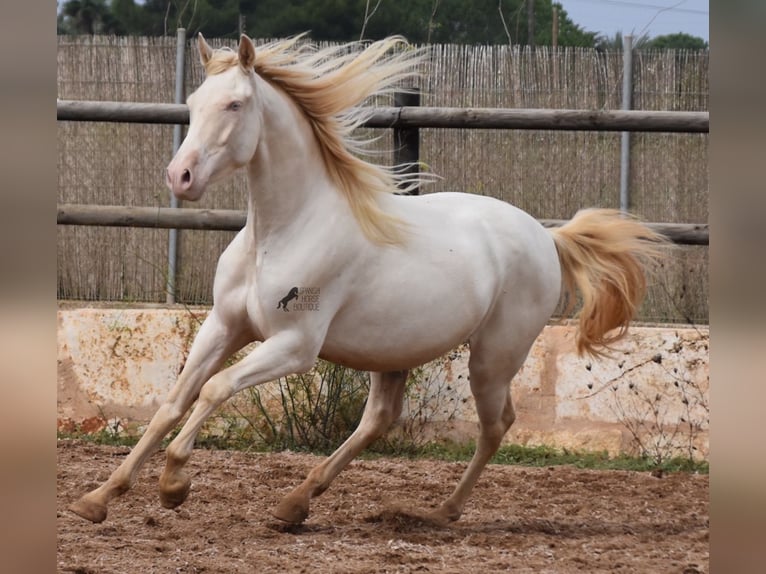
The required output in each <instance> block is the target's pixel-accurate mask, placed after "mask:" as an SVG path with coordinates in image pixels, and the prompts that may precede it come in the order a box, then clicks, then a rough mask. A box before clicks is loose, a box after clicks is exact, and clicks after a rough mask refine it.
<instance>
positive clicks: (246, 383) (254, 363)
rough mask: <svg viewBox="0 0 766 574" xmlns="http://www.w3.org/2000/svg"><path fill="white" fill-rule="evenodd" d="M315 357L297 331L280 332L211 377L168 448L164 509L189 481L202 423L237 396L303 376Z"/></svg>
mask: <svg viewBox="0 0 766 574" xmlns="http://www.w3.org/2000/svg"><path fill="white" fill-rule="evenodd" d="M318 353H319V345H315V344H313V343H312V342H310V341H307V340H306V338H305V337H304V336H303V335H302V334H301V333H300V332H298V331H284V332H281V333H279V334H277V335H274V336H272V337H270V338H268V339H266V340H265V341H264V342H263V343H261V344H260V345H258V346H257V347H256V348H255V349H253V350H252V351H251V352H250V354H249V355H247V356H246V357H245V358H244V359H242V360H241V361H240V362H238V363H237V364H236V365H233V366H231V367H229V368H227V369H224V370H222V371H221V372H219V373H217V374H216V375H215V376H213V377H212V378H211V379H210V380H209V381H208V382H207V383H206V384H205V385H204V386H203V387H202V389H201V390H200V393H199V399H198V400H197V404H196V405H195V406H194V409H193V410H192V413H191V415H190V416H189V419H188V420H187V421H186V424H185V425H184V426H183V428H182V429H181V432H180V433H179V434H178V436H176V438H175V439H174V440H173V441H172V442H171V443H170V444H169V445H168V448H167V450H166V452H167V462H166V465H165V470H164V471H163V473H162V476H161V477H160V499H161V501H162V505H163V506H165V507H166V508H174V507H176V506H178V505H179V504H181V503H182V502H183V501H184V500H185V499H186V496H187V495H188V493H189V489H190V486H191V480H190V479H189V477H188V475H187V474H186V473H185V472H184V471H183V467H184V465H185V464H186V462H187V461H188V460H189V457H190V456H191V454H192V450H193V448H194V440H195V438H196V437H197V434H198V433H199V431H200V429H201V428H202V425H203V423H204V422H205V420H207V418H208V417H209V416H210V415H211V414H212V413H213V412H214V411H215V410H216V409H217V408H218V407H219V406H220V405H221V404H223V403H224V402H225V401H226V400H228V399H229V398H230V397H232V396H233V395H234V394H236V393H237V392H239V391H241V390H243V389H245V388H247V387H252V386H255V385H260V384H262V383H266V382H269V381H274V380H276V379H278V378H280V377H284V376H287V375H290V374H293V373H305V372H306V371H309V370H310V369H311V368H312V367H313V366H314V363H315V361H316V358H317V354H318Z"/></svg>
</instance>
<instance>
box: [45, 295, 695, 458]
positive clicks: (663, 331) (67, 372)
mask: <svg viewBox="0 0 766 574" xmlns="http://www.w3.org/2000/svg"><path fill="white" fill-rule="evenodd" d="M204 316H205V310H204V309H203V310H199V309H195V310H181V309H147V308H144V309H135V308H131V309H116V308H76V309H64V308H62V309H60V310H59V311H58V426H59V429H61V430H64V431H73V430H82V431H85V432H92V431H98V430H101V429H103V428H105V427H106V426H107V425H109V426H110V427H112V428H118V427H120V428H130V427H132V426H139V427H140V425H143V424H145V423H146V422H147V421H148V420H149V418H151V415H152V414H153V413H154V411H155V410H156V409H157V407H158V406H159V404H160V403H161V401H162V400H163V399H164V397H165V396H166V394H167V392H168V390H169V389H170V387H171V386H172V384H173V383H174V381H175V379H176V377H177V375H178V373H179V372H180V370H181V367H182V366H183V364H184V361H185V358H186V356H187V353H188V349H189V346H190V344H191V341H192V340H193V338H194V334H195V333H196V330H197V329H198V327H199V324H200V322H201V321H202V320H203V319H204ZM573 335H574V331H573V328H572V327H569V326H550V327H546V329H545V330H544V331H543V333H542V334H541V335H540V337H538V340H537V341H536V343H535V345H534V347H533V349H532V351H531V352H530V356H529V358H528V359H527V361H526V363H525V365H524V367H523V368H522V370H521V371H520V372H519V374H518V375H517V377H516V378H515V379H514V382H513V387H512V388H513V396H514V401H515V406H516V414H517V417H516V423H515V424H514V425H513V427H512V429H511V431H510V432H509V433H508V435H507V437H506V440H507V441H509V442H513V443H517V444H524V445H549V446H556V447H560V448H569V449H573V450H593V451H603V450H606V451H608V452H609V453H610V454H613V455H614V454H617V453H621V452H632V453H636V452H637V451H639V450H641V448H639V445H638V443H637V441H639V440H640V441H641V443H642V445H643V447H642V448H643V450H644V451H646V452H649V453H650V454H651V455H654V454H656V453H665V454H669V453H671V452H672V453H676V454H682V455H686V454H691V455H693V456H694V457H695V458H707V457H708V450H709V447H708V444H709V442H708V431H709V370H708V342H709V332H708V329H707V327H704V328H688V327H680V326H669V327H634V328H632V329H631V332H630V335H629V337H628V338H627V339H626V340H625V341H624V342H623V343H622V344H621V345H620V346H619V351H618V352H616V353H614V356H613V357H612V358H609V359H604V360H599V361H596V360H592V359H587V358H578V357H577V356H576V354H575V353H574V344H573ZM468 355H469V351H468V348H467V347H465V346H461V347H459V348H457V349H455V350H454V351H453V352H452V353H450V354H448V355H447V356H445V357H442V358H441V359H439V360H437V361H434V362H433V363H431V364H429V365H427V366H426V367H425V368H424V369H422V370H420V371H419V372H418V374H417V378H416V381H415V387H416V389H417V393H415V394H413V396H412V397H411V399H410V402H409V404H408V405H407V407H408V408H406V409H405V415H404V416H413V413H415V412H417V411H419V412H421V414H422V413H423V412H424V411H425V413H426V416H425V418H426V419H428V421H429V422H430V423H433V424H431V425H430V429H431V431H430V432H435V433H436V434H438V435H439V436H449V437H450V438H453V439H457V440H465V439H466V438H468V437H470V436H473V434H474V433H475V430H476V416H475V410H474V406H473V400H472V398H471V395H470V391H469V388H468V367H467V364H468ZM408 413H409V414H408Z"/></svg>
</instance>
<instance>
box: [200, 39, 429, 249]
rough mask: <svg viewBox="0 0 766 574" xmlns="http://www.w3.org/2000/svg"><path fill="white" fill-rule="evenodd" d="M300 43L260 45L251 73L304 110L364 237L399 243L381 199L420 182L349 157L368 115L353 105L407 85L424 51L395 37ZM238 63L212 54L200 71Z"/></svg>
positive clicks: (398, 224) (399, 231)
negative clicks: (326, 43)
mask: <svg viewBox="0 0 766 574" xmlns="http://www.w3.org/2000/svg"><path fill="white" fill-rule="evenodd" d="M301 38H302V36H297V37H294V38H291V39H288V40H283V41H278V42H274V43H271V44H267V45H265V46H260V47H257V48H256V52H255V53H256V59H255V71H256V72H257V73H258V75H260V76H261V77H262V78H263V79H265V80H266V81H268V82H270V83H272V84H274V85H277V86H279V87H280V88H281V89H282V90H284V91H285V92H286V93H287V94H288V95H289V96H290V97H291V98H293V99H294V100H295V102H296V103H297V104H298V105H299V106H300V107H301V108H302V109H303V111H304V112H305V113H306V116H307V117H308V119H309V121H310V122H311V126H312V128H313V131H314V134H315V135H316V138H317V140H318V142H319V146H320V148H321V150H322V155H323V157H324V162H325V165H326V167H327V170H328V172H329V174H330V177H331V178H332V179H333V181H334V182H335V184H336V185H337V186H338V188H339V189H340V191H341V192H342V193H343V195H344V196H345V197H346V199H347V200H348V202H349V205H350V206H351V210H352V212H353V214H354V216H355V217H356V219H357V221H358V222H359V225H360V227H361V229H362V231H363V232H364V234H365V235H366V236H367V237H368V238H370V239H371V240H373V241H375V242H377V243H381V244H397V243H400V242H401V241H402V240H403V238H404V231H405V223H404V222H403V221H402V220H400V219H398V218H396V217H394V216H392V215H390V214H388V213H386V212H384V211H383V210H382V209H381V208H380V206H379V204H378V196H379V194H382V193H393V192H394V191H402V189H404V190H407V189H412V188H414V187H415V186H417V185H418V184H419V183H421V177H420V176H417V175H412V174H404V173H403V172H402V171H401V170H397V169H396V167H385V166H380V165H375V164H373V163H370V162H367V161H365V160H363V159H361V158H359V157H358V156H357V155H354V154H355V153H359V152H361V151H363V146H364V144H365V143H366V142H364V141H361V140H358V139H355V138H354V137H352V132H353V130H354V129H355V128H357V127H358V126H359V125H361V124H362V123H363V122H364V121H365V119H367V117H368V114H367V113H365V112H364V111H362V110H360V109H359V108H358V107H357V106H359V104H361V103H362V102H363V101H364V100H366V99H367V98H369V97H372V96H376V95H380V94H386V93H392V92H393V91H394V90H395V89H398V90H401V89H402V88H403V86H402V83H403V82H404V81H407V80H410V81H412V80H414V78H416V77H417V75H418V72H417V68H418V66H419V65H420V63H421V62H422V60H423V52H421V51H417V50H414V49H412V48H411V47H410V46H409V44H407V42H406V41H405V40H404V39H403V38H401V37H397V36H395V37H390V38H386V39H384V40H380V41H378V42H374V43H371V44H369V45H366V46H364V45H362V44H361V43H351V44H346V45H343V46H337V47H329V48H323V49H321V50H320V49H317V48H316V47H315V46H312V45H310V44H308V43H303V42H299V41H300V40H301ZM237 63H238V56H237V52H234V51H232V50H229V49H222V50H216V51H215V52H214V53H213V55H212V57H211V58H210V59H209V60H208V62H207V63H206V65H205V72H206V73H207V74H208V75H212V74H218V73H221V72H223V71H224V70H227V69H229V68H231V67H232V66H235V65H237Z"/></svg>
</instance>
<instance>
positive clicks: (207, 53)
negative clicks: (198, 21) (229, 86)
mask: <svg viewBox="0 0 766 574" xmlns="http://www.w3.org/2000/svg"><path fill="white" fill-rule="evenodd" d="M197 49H198V50H199V60H200V62H202V67H203V68H207V63H208V62H209V61H210V58H212V57H213V49H212V48H211V47H210V46H209V45H208V43H207V42H206V41H205V37H204V36H203V35H202V32H200V33H199V34H197Z"/></svg>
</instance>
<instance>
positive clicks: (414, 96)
mask: <svg viewBox="0 0 766 574" xmlns="http://www.w3.org/2000/svg"><path fill="white" fill-rule="evenodd" d="M407 106H420V92H396V93H395V94H394V107H397V108H402V107H407ZM402 164H406V165H407V167H406V169H405V170H404V172H405V173H413V174H417V173H419V172H420V130H419V129H418V128H397V127H395V128H394V165H397V166H398V165H402ZM419 193H420V188H419V187H416V188H415V189H413V190H412V191H410V192H409V194H410V195H418V194H419Z"/></svg>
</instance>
